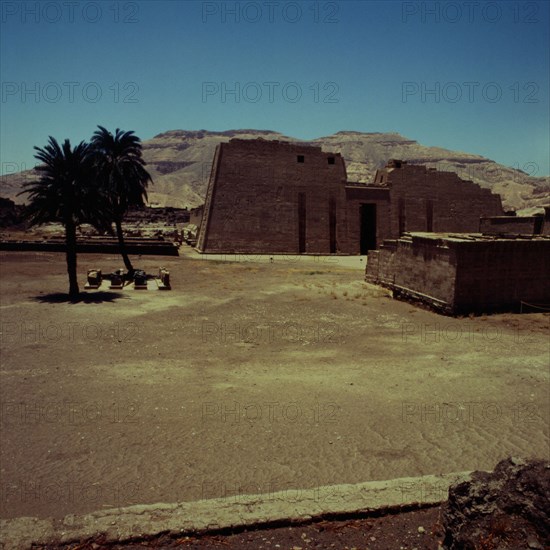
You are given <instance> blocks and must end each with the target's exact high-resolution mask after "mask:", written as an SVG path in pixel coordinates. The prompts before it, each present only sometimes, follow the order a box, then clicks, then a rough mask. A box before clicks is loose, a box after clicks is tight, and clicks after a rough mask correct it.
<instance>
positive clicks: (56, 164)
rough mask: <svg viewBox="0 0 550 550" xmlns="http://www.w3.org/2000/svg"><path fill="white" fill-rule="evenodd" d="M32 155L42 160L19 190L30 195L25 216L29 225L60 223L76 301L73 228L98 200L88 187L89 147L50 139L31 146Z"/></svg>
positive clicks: (88, 216)
mask: <svg viewBox="0 0 550 550" xmlns="http://www.w3.org/2000/svg"><path fill="white" fill-rule="evenodd" d="M34 149H35V150H36V151H37V153H36V154H35V155H34V156H35V158H36V159H37V160H39V161H41V162H42V164H41V165H40V166H38V167H37V168H36V170H37V171H38V172H39V173H40V178H39V179H38V180H37V181H31V182H28V183H25V184H24V188H25V189H24V190H23V191H22V192H21V193H20V194H23V193H27V194H28V195H29V204H28V205H27V207H26V209H25V217H26V219H27V220H28V221H29V222H30V224H31V225H42V224H44V223H49V222H60V223H62V224H63V226H64V227H65V243H66V258H67V272H68V274H69V298H70V300H71V301H76V300H77V299H78V296H79V288H78V280H77V271H76V268H77V265H76V228H77V227H78V225H79V224H81V223H83V222H85V221H90V220H91V219H92V218H93V208H94V204H97V200H94V198H93V197H92V196H91V194H92V193H94V191H93V189H92V188H91V187H90V185H89V182H90V176H91V174H92V171H91V168H92V164H91V160H92V159H91V154H90V153H91V150H90V146H89V145H88V144H87V143H85V142H83V141H81V142H80V143H79V144H78V145H77V146H76V147H75V148H74V149H71V143H70V141H69V140H68V139H66V140H65V141H64V142H63V145H62V146H60V145H59V143H58V142H57V141H56V140H55V139H54V138H53V137H51V136H50V137H49V142H48V144H47V145H46V146H45V147H44V148H40V147H34Z"/></svg>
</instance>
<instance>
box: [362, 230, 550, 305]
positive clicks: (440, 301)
mask: <svg viewBox="0 0 550 550" xmlns="http://www.w3.org/2000/svg"><path fill="white" fill-rule="evenodd" d="M366 280H367V281H369V282H372V283H376V284H382V285H384V286H388V287H389V288H392V289H394V290H395V291H397V292H398V293H402V294H403V295H408V296H411V297H414V298H418V299H420V300H422V301H424V302H425V303H428V304H430V305H432V306H435V307H437V308H439V309H441V310H443V311H446V312H448V313H455V314H457V313H469V312H478V313H483V312H491V311H499V310H519V308H520V304H521V302H524V303H527V304H534V305H537V304H538V305H542V304H550V285H548V281H549V280H550V238H548V237H545V236H534V237H531V238H527V237H523V238H518V239H512V238H510V239H505V238H498V237H494V238H490V237H485V238H482V237H480V236H477V237H476V236H468V235H464V236H463V237H457V238H454V237H447V236H446V235H427V234H426V233H424V234H412V235H409V234H407V235H405V236H404V237H403V238H400V239H398V240H397V241H389V242H388V243H384V245H383V246H382V247H381V248H380V249H379V250H377V251H376V252H374V253H372V254H369V259H368V262H367V269H366Z"/></svg>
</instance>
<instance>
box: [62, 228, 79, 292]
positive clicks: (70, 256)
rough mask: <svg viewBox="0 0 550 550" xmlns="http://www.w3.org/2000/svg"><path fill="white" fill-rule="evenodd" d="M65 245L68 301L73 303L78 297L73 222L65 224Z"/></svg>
mask: <svg viewBox="0 0 550 550" xmlns="http://www.w3.org/2000/svg"><path fill="white" fill-rule="evenodd" d="M65 245H66V257H67V273H68V274H69V299H70V300H71V302H74V301H76V300H78V297H79V295H80V290H79V288H78V276H77V269H76V225H75V224H74V222H67V223H66V224H65Z"/></svg>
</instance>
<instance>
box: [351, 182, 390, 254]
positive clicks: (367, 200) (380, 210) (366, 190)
mask: <svg viewBox="0 0 550 550" xmlns="http://www.w3.org/2000/svg"><path fill="white" fill-rule="evenodd" d="M389 193H390V190H389V189H388V188H381V187H373V186H359V185H353V184H349V185H347V186H346V203H347V204H346V218H345V245H344V246H343V249H344V250H345V251H346V252H348V253H350V254H359V251H360V246H361V242H360V241H361V206H362V205H363V204H374V205H376V242H377V246H380V245H381V244H382V242H384V240H386V239H390V238H392V236H393V235H392V233H391V225H390V194H389Z"/></svg>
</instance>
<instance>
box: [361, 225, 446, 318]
mask: <svg viewBox="0 0 550 550" xmlns="http://www.w3.org/2000/svg"><path fill="white" fill-rule="evenodd" d="M371 255H372V256H373V261H372V262H371ZM455 265H456V259H455V255H454V251H453V250H451V249H449V247H448V246H446V244H445V243H443V242H438V241H437V240H434V239H431V238H427V239H424V238H422V237H418V236H416V235H415V236H410V235H405V236H404V237H403V238H401V239H399V240H398V241H390V242H388V243H387V244H384V245H383V246H382V247H381V248H380V249H379V250H378V251H376V252H375V253H374V254H369V258H368V262H367V277H366V279H367V280H368V281H369V282H374V283H380V284H383V285H385V286H389V287H390V288H393V289H394V290H398V291H399V290H408V291H409V294H410V295H412V296H417V297H419V298H421V299H423V300H424V301H426V302H427V303H430V304H431V305H435V306H437V307H440V308H441V309H443V310H447V311H449V312H450V311H451V310H452V308H453V303H454V296H455V278H456V267H455Z"/></svg>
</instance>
